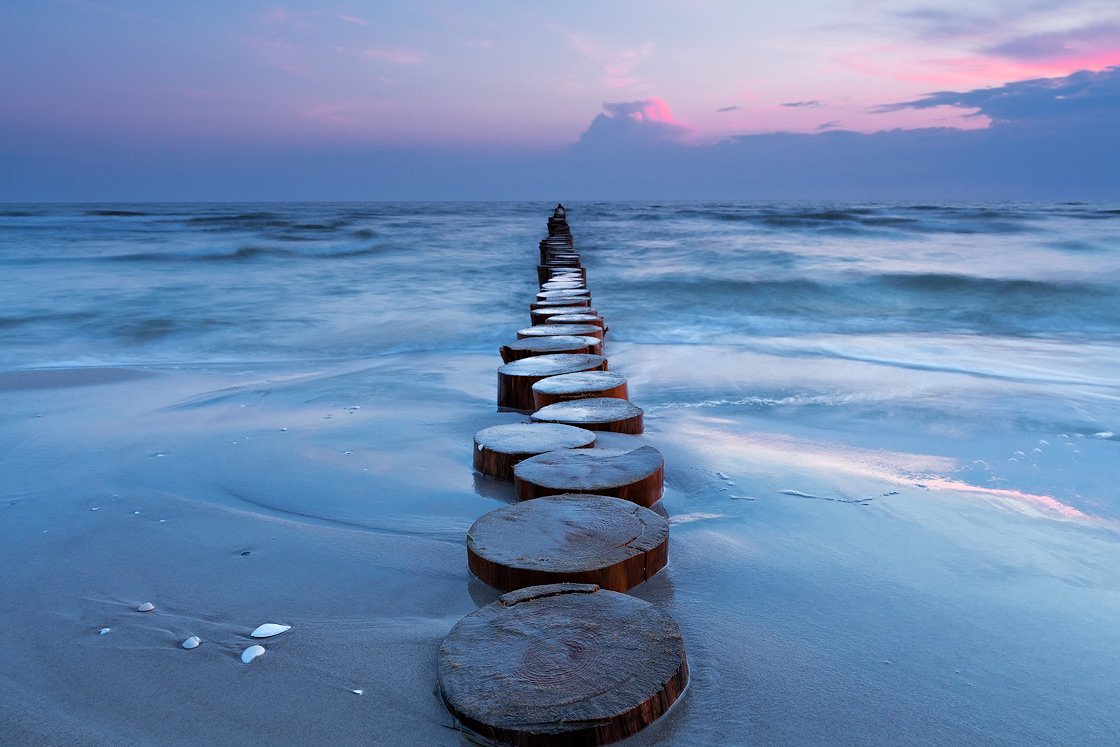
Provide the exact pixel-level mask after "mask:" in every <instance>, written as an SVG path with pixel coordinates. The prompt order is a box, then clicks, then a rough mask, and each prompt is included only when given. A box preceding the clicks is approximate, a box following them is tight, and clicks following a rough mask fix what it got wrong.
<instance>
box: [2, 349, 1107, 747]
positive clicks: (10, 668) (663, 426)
mask: <svg viewBox="0 0 1120 747" xmlns="http://www.w3.org/2000/svg"><path fill="white" fill-rule="evenodd" d="M689 350H690V355H691V356H694V360H695V361H704V360H717V361H718V360H719V359H720V355H721V353H720V351H719V350H716V349H707V348H702V347H699V346H692V347H691V348H689ZM665 360H666V355H665V352H664V350H663V349H661V348H658V347H656V346H641V345H631V344H623V343H616V344H612V349H611V365H612V369H617V370H619V371H623V372H625V373H626V375H627V376H628V378H629V379H630V386H631V394H632V398H633V400H634V401H635V402H636V403H637V404H639V405H648V407H647V414H646V434H645V435H644V436H642V437H618V438H629V439H633V441H631V442H633V443H637V442H644V443H650V444H652V445H654V446H656V447H657V448H659V449H660V450H661V451H662V452H663V453H664V455H665V459H666V465H667V468H666V483H667V485H666V495H665V498H664V500H663V501H662V503H661V507H662V509H663V510H664V512H665V513H666V514H667V515H668V516H669V517H670V520H671V521H672V538H671V545H670V560H669V566H668V568H667V569H666V570H665V571H663V572H662V573H660V574H659V575H658V576H656V577H655V578H654V579H653V580H651V581H650V582H647V583H646V584H643V585H642V586H640V587H638V588H637V589H635V590H634V592H633V593H634V594H635V595H636V596H639V597H641V598H643V599H646V600H648V601H650V602H653V603H656V604H659V605H664V606H665V607H666V608H667V609H668V610H669V611H670V612H671V614H672V615H673V616H674V617H675V619H676V620H677V621H678V623H679V624H680V626H681V629H682V632H683V634H684V638H685V641H686V645H687V647H688V657H689V662H690V665H691V670H692V681H691V683H690V686H689V690H688V692H687V693H686V695H685V696H684V698H683V699H682V702H681V703H680V704H679V705H678V706H676V707H675V708H674V709H673V710H672V711H671V713H670V714H669V715H668V716H667V717H665V718H664V719H662V720H661V721H660V722H659V723H657V724H655V725H654V726H653V727H651V728H649V729H647V730H646V731H645V732H643V733H641V734H639V735H637V736H636V737H634V738H632V739H630V740H627V741H626V742H625V743H624V744H628V745H655V744H673V745H677V744H701V745H708V744H711V745H716V744H747V743H757V744H775V743H784V744H790V743H803V744H804V743H817V744H822V743H827V744H929V743H941V744H960V743H986V744H1008V745H1012V744H1014V745H1022V744H1050V743H1070V744H1072V743H1076V744H1107V743H1112V742H1114V741H1115V739H1116V737H1117V735H1118V734H1120V715H1118V714H1117V711H1116V709H1115V708H1114V703H1113V701H1114V697H1115V683H1116V682H1117V681H1120V653H1118V652H1120V627H1118V626H1117V625H1116V624H1115V621H1116V619H1117V617H1118V614H1117V613H1118V612H1120V579H1118V578H1117V576H1116V573H1115V571H1116V569H1117V568H1120V532H1118V529H1117V527H1116V525H1115V523H1114V522H1111V521H1109V520H1105V519H1098V518H1096V517H1094V516H1091V515H1088V514H1084V513H1081V512H1076V513H1070V512H1068V511H1064V510H1063V507H1064V508H1068V506H1065V504H1061V503H1058V505H1057V506H1055V505H1048V504H1047V503H1046V502H1045V501H1043V500H1039V499H1041V498H1045V497H1046V496H1039V495H1033V494H1031V493H1028V492H1018V493H1016V491H1010V492H1008V491H1003V492H999V491H993V490H990V489H978V488H977V486H970V485H969V484H967V483H962V482H961V481H960V480H955V481H954V479H950V478H951V476H952V474H953V470H952V469H951V467H952V465H951V464H950V463H949V462H951V461H952V460H951V459H949V458H948V457H946V456H944V455H943V454H941V453H940V452H939V451H938V450H937V449H936V448H930V449H926V450H923V449H920V448H918V446H920V445H921V444H920V443H917V441H916V440H915V439H910V440H909V441H907V440H906V439H897V440H896V441H895V443H894V444H893V445H891V444H880V445H877V446H874V447H866V448H860V447H854V446H852V445H851V444H850V443H847V444H846V443H841V442H837V441H836V440H835V438H834V435H835V432H836V431H835V430H834V431H833V437H830V436H829V435H828V434H824V433H821V432H814V431H813V429H812V428H811V427H810V426H809V425H807V424H805V423H789V424H785V425H784V426H783V425H782V424H781V423H777V422H775V421H774V420H773V419H770V420H765V419H762V418H759V417H757V416H756V415H755V414H753V413H752V411H750V410H749V409H744V408H743V407H737V406H735V405H734V404H730V403H725V404H720V403H719V402H718V401H716V400H715V399H712V397H711V396H710V395H712V394H713V392H719V391H723V392H724V393H725V396H726V395H728V394H730V395H734V394H735V393H736V392H740V391H742V388H743V386H744V385H743V382H744V381H746V380H747V378H748V377H749V376H751V375H755V374H756V372H759V371H768V372H769V373H767V374H765V376H773V377H778V376H779V375H780V365H788V360H786V361H785V362H784V363H783V362H782V359H780V358H774V359H772V360H771V359H768V358H767V356H765V355H757V356H756V357H755V359H754V360H752V361H751V364H752V366H751V367H752V368H753V370H752V371H747V370H745V369H744V367H743V365H744V364H745V361H742V360H740V361H738V362H737V364H736V366H730V367H728V366H723V367H721V366H719V365H714V364H713V366H712V368H713V370H712V371H705V372H698V371H695V370H694V371H693V374H694V376H695V377H696V380H703V381H704V389H703V391H701V390H699V389H690V388H689V387H690V384H689V382H688V380H687V377H686V376H685V375H684V374H683V373H681V371H680V370H670V369H669V368H667V365H666V363H665ZM724 362H726V361H724ZM497 364H498V359H497V354H496V352H486V353H481V352H464V353H461V354H458V355H453V356H448V355H447V354H446V353H441V354H440V355H438V356H436V355H430V356H429V355H425V354H417V355H410V356H385V357H382V358H373V359H367V360H356V361H351V362H346V363H337V362H336V363H330V364H324V365H322V366H315V365H308V366H306V367H304V368H302V369H297V368H293V367H291V366H284V367H276V368H274V369H270V368H269V367H268V366H264V365H260V364H244V365H240V366H223V367H216V366H211V367H201V366H200V367H193V368H192V367H180V368H153V369H69V370H55V371H30V372H28V371H21V372H15V373H8V374H3V375H0V412H2V413H4V415H3V416H2V418H0V444H3V448H2V450H0V465H2V466H0V538H2V541H0V567H2V568H4V569H5V570H4V572H3V573H2V574H0V619H2V620H3V621H4V642H3V645H0V733H2V734H4V735H5V741H8V742H11V743H14V744H47V745H50V744H59V745H62V744H93V745H110V744H111V745H127V744H172V745H178V744H182V745H186V744H201V743H210V744H229V745H235V744H237V745H243V744H306V743H312V742H319V741H323V740H330V741H332V742H334V743H338V744H360V743H361V744H401V745H416V744H425V745H455V744H461V743H463V742H462V737H461V736H460V735H459V733H458V732H457V730H456V729H455V725H454V723H453V721H452V719H451V718H450V716H449V715H448V714H447V712H446V710H445V709H444V708H443V705H442V703H441V702H440V700H439V698H438V695H437V692H436V682H435V661H436V650H437V647H438V645H439V642H440V641H441V640H442V638H443V636H444V635H446V633H447V632H448V631H449V630H450V628H451V626H452V625H453V624H454V623H455V622H457V621H458V620H459V619H460V618H461V617H462V616H463V615H465V614H467V613H468V612H471V611H473V610H474V609H477V608H478V607H479V606H480V605H483V604H486V603H488V602H490V601H492V600H493V599H495V598H496V596H497V592H496V591H494V590H492V589H489V588H488V587H486V586H484V585H483V584H481V583H479V582H478V581H477V580H472V579H471V577H470V575H469V573H468V572H467V569H466V553H465V548H464V535H465V532H466V531H467V529H468V528H469V527H470V525H471V523H472V522H473V521H474V520H475V519H476V518H477V517H478V516H479V515H481V514H482V513H484V512H486V511H488V510H491V509H492V508H495V507H497V506H499V505H501V503H502V502H503V501H509V500H512V488H511V487H510V486H508V485H506V484H503V483H498V482H496V481H493V480H490V479H488V478H485V477H481V476H478V475H476V474H475V473H474V472H473V471H472V469H471V437H472V435H473V434H474V433H475V432H476V431H477V430H480V429H481V428H484V427H487V426H490V425H495V424H499V423H504V422H517V421H519V420H521V419H522V417H521V416H519V415H517V414H514V413H497V412H495V410H494V389H495V374H494V369H495V367H496V366H497ZM697 365H699V364H697ZM854 365H856V364H853V366H854ZM719 371H724V373H722V374H721V373H719ZM732 371H742V372H741V373H729V372H732ZM417 372H426V373H421V374H417ZM444 372H445V373H444ZM728 399H729V402H730V400H733V399H734V396H730V397H729V398H728ZM702 400H703V401H709V400H710V402H709V403H708V404H707V405H706V406H703V407H674V406H671V405H672V404H673V403H674V402H685V401H687V402H696V401H702ZM831 425H832V427H833V428H834V429H835V428H836V427H837V426H836V424H835V423H833V424H831ZM851 427H852V428H853V429H854V428H857V427H858V424H855V423H853V424H852V426H851ZM840 430H842V428H840ZM613 440H617V438H616V439H613ZM888 440H889V439H888ZM611 442H612V439H611V438H607V439H604V443H603V445H604V446H609V445H611ZM930 446H931V447H932V446H934V445H933V444H931V445H930ZM1106 477H1108V476H1107V475H1102V479H1104V478H1106ZM145 601H150V602H152V603H153V604H154V605H155V610H153V611H152V612H148V613H140V612H137V611H135V610H136V607H137V605H139V604H140V603H142V602H145ZM265 622H275V623H283V624H287V625H291V626H292V629H291V630H290V631H288V632H286V633H284V634H282V635H280V636H277V637H275V638H272V639H268V640H265V641H263V642H261V643H262V644H263V645H264V646H265V648H266V653H265V655H264V656H262V657H261V658H259V659H257V660H255V661H253V662H252V663H250V664H243V663H242V662H241V660H240V658H239V657H240V654H241V651H242V650H243V649H244V648H245V647H247V646H249V645H251V644H252V643H253V642H254V641H252V640H251V639H250V638H249V633H250V631H252V630H253V629H254V628H255V627H256V626H257V625H259V624H261V623H265ZM103 628H109V631H108V632H107V633H105V634H103V635H102V634H100V631H101V630H102V629H103ZM191 635H197V636H199V637H200V638H201V639H202V645H201V646H199V647H198V648H196V649H194V650H189V651H188V650H184V649H182V648H181V646H180V643H181V642H182V641H183V640H184V639H185V638H187V637H188V636H191ZM355 690H361V691H362V692H361V694H357V693H355V692H354V691H355Z"/></svg>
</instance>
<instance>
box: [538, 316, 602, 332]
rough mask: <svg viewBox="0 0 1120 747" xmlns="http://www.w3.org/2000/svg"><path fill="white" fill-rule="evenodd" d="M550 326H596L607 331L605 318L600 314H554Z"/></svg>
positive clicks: (549, 321)
mask: <svg viewBox="0 0 1120 747" xmlns="http://www.w3.org/2000/svg"><path fill="white" fill-rule="evenodd" d="M548 324H594V325H595V326H596V327H599V328H602V329H606V326H607V323H606V322H604V321H603V317H601V316H599V315H598V314H587V313H582V314H578V313H573V314H554V315H552V316H551V317H550V318H549V320H548Z"/></svg>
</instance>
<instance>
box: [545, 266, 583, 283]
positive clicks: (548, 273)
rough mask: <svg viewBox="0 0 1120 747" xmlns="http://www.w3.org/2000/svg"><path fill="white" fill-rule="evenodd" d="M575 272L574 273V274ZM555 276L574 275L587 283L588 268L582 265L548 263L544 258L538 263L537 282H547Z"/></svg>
mask: <svg viewBox="0 0 1120 747" xmlns="http://www.w3.org/2000/svg"><path fill="white" fill-rule="evenodd" d="M573 273H574V274H573ZM553 277H574V278H576V279H579V280H582V281H583V282H584V284H586V283H587V270H585V269H584V268H582V267H556V266H553V265H549V264H546V263H545V262H544V261H543V260H542V261H541V263H540V264H539V265H537V282H538V283H544V282H547V281H548V279H549V278H553Z"/></svg>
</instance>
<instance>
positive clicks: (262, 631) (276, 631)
mask: <svg viewBox="0 0 1120 747" xmlns="http://www.w3.org/2000/svg"><path fill="white" fill-rule="evenodd" d="M291 629H292V626H291V625H277V624H276V623H265V624H264V625H261V626H258V627H257V629H256V630H254V631H253V632H252V633H250V634H249V635H250V636H252V637H253V638H271V637H272V636H274V635H280V634H281V633H285V632H287V631H289V630H291Z"/></svg>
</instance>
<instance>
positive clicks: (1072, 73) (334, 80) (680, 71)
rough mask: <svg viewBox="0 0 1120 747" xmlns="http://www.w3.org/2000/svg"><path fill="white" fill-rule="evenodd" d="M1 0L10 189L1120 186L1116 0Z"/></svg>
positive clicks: (272, 192)
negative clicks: (1118, 170)
mask: <svg viewBox="0 0 1120 747" xmlns="http://www.w3.org/2000/svg"><path fill="white" fill-rule="evenodd" d="M2 15H3V23H2V24H0V69H2V70H4V71H5V74H4V75H3V76H0V172H2V173H0V199H2V200H6V201H19V200H51V199H61V200H68V199H88V200H101V199H104V200H119V199H124V200H136V199H157V200H158V199H426V198H431V199H471V198H483V199H508V198H517V197H522V196H527V197H534V198H536V197H540V198H542V199H548V198H549V197H551V196H552V195H553V194H554V193H556V192H557V191H560V192H563V193H564V195H565V196H566V197H567V198H568V199H580V198H589V199H612V198H613V199H646V198H664V199H672V198H707V197H713V198H736V197H744V198H757V197H765V196H768V195H773V196H776V197H781V198H786V197H806V198H811V197H845V196H850V197H852V198H862V197H876V198H884V197H890V196H892V195H897V196H899V197H909V196H910V195H911V194H913V195H915V196H921V195H923V194H928V195H929V196H931V197H934V196H939V190H940V191H944V192H947V193H954V194H960V195H963V196H968V197H990V198H993V199H1001V198H1008V199H1012V198H1014V199H1028V198H1039V199H1050V198H1055V199H1056V198H1064V197H1068V198H1086V199H1115V198H1120V179H1118V178H1117V176H1116V175H1115V174H1116V167H1118V166H1120V163H1118V161H1117V158H1118V156H1120V147H1118V145H1120V144H1118V140H1117V136H1116V135H1114V134H1112V132H1111V130H1116V129H1120V128H1117V127H1116V123H1117V122H1118V121H1120V73H1118V70H1120V3H1118V2H1116V0H1006V1H1005V0H972V1H971V2H965V1H957V0H949V1H942V0H928V1H925V2H921V1H917V2H910V1H909V0H891V1H889V2H887V1H877V0H848V1H844V0H830V1H826V0H785V2H766V3H763V2H742V1H732V0H727V1H721V0H692V1H690V2H664V1H661V0H642V1H641V2H638V1H634V0H620V1H614V2H605V1H604V0H598V1H597V2H584V1H583V0H570V1H569V2H565V3H556V2H550V3H544V2H513V1H512V0H510V1H505V0H494V1H493V2H476V3H468V2H450V1H448V0H412V1H410V2H399V3H395V2H384V1H382V2H357V1H342V2H331V0H322V1H320V2H313V3H311V2H287V3H274V2H254V1H253V0H244V1H242V2H237V3H229V2H212V1H211V0H195V2H190V3H172V2H154V1H152V0H148V1H143V0H132V1H124V0H120V1H113V0H6V2H5V5H4V10H3V12H2ZM1071 138H1073V139H1074V140H1076V141H1077V143H1078V147H1076V148H1074V147H1073V146H1072V145H1071V142H1070V139H1071ZM807 153H811V154H812V159H807V158H806V154H807ZM891 159H893V160H894V161H898V160H899V159H903V160H905V163H897V164H896V167H895V168H894V169H893V170H892V169H891V168H888V166H889V165H890V164H889V163H884V162H883V161H884V160H891ZM914 159H917V161H915V160H914ZM954 166H956V167H959V168H957V169H956V172H955V175H954V169H953V168H952V167H954ZM763 167H765V169H763ZM619 169H624V170H625V171H624V172H620V171H619ZM791 170H792V171H794V172H795V173H789V172H790V171H791ZM1000 172H1005V173H1000ZM542 174H545V175H548V176H546V177H543V178H542V176H541V175H542ZM736 174H738V175H739V176H738V177H737V176H736Z"/></svg>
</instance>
